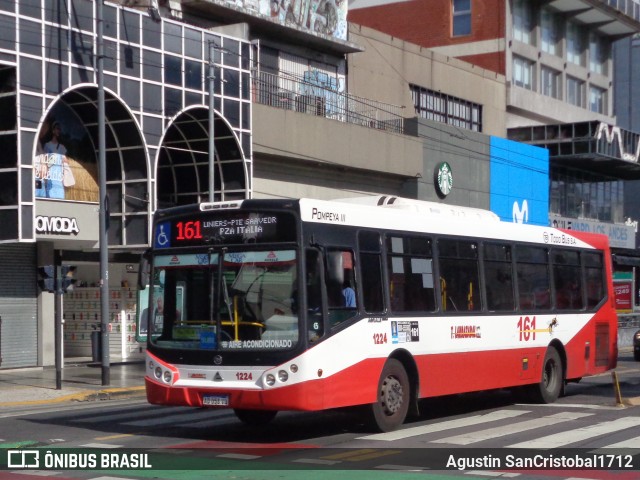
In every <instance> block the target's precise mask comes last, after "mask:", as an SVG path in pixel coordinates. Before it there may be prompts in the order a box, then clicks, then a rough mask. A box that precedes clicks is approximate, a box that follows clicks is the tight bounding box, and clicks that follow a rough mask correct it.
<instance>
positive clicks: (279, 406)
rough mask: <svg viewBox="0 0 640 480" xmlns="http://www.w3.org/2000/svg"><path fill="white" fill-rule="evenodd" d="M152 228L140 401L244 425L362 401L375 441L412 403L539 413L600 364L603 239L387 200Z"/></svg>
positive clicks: (243, 211)
mask: <svg viewBox="0 0 640 480" xmlns="http://www.w3.org/2000/svg"><path fill="white" fill-rule="evenodd" d="M153 232H154V233H153V247H152V248H151V249H150V251H149V252H148V253H147V254H146V255H145V257H144V260H143V265H141V272H148V276H149V278H148V279H146V280H147V283H148V284H149V285H153V288H151V289H150V290H149V293H150V294H149V296H150V301H149V306H148V311H147V312H145V314H144V315H143V316H144V318H145V320H144V321H145V322H146V325H144V326H141V327H142V328H144V329H148V340H147V360H146V364H147V367H146V378H145V380H146V389H147V398H148V400H149V402H151V403H154V404H163V405H188V406H194V407H202V406H210V407H213V408H232V409H233V410H234V411H235V413H236V415H237V416H238V418H240V419H241V420H242V421H244V422H246V423H253V424H259V423H265V422H268V421H270V420H271V419H272V418H273V417H274V416H275V415H276V413H277V412H278V411H279V410H308V411H311V410H323V409H331V408H337V407H347V406H362V407H361V408H359V409H360V410H365V411H366V412H368V415H369V419H370V420H371V425H372V427H373V428H375V429H377V430H381V431H389V430H392V429H394V428H396V427H398V426H399V425H401V424H402V423H403V422H404V420H405V418H406V416H407V413H408V412H409V411H410V409H411V411H414V409H416V408H417V405H418V400H419V399H421V398H425V397H434V396H440V395H448V394H457V393H462V392H472V391H481V390H489V389H499V388H514V389H515V390H517V391H518V392H519V393H520V394H521V395H524V397H525V398H527V399H528V400H530V401H532V402H545V403H547V402H553V401H555V400H556V399H557V398H558V396H559V395H561V393H562V391H563V388H564V385H565V383H566V382H571V381H577V380H579V379H580V378H582V377H584V376H587V375H593V374H597V373H601V372H604V371H607V370H609V369H612V368H614V367H615V365H616V359H617V318H616V313H615V310H614V298H613V294H612V280H611V279H612V270H611V255H610V251H609V247H608V243H607V238H606V237H604V236H601V235H594V234H586V233H583V232H576V231H568V230H559V229H556V228H552V227H539V226H531V225H521V224H512V223H507V222H501V221H499V219H498V217H497V216H495V215H494V214H493V213H491V212H488V211H484V210H478V209H472V208H460V207H452V206H447V205H442V204H437V203H429V202H422V201H416V200H408V199H402V198H397V197H368V198H366V199H351V200H343V201H321V200H310V199H299V200H243V201H233V202H215V203H202V204H199V205H193V206H184V207H176V208H172V209H167V210H162V211H158V212H157V213H156V216H155V220H154V226H153ZM143 276H144V275H143ZM142 283H145V282H142Z"/></svg>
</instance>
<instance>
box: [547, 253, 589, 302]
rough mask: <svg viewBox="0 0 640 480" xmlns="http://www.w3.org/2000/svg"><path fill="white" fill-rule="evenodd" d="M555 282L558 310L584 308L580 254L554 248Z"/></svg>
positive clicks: (552, 256)
mask: <svg viewBox="0 0 640 480" xmlns="http://www.w3.org/2000/svg"><path fill="white" fill-rule="evenodd" d="M551 261H552V265H553V283H554V288H555V291H556V308H557V309H558V310H575V309H582V308H583V303H584V302H583V298H582V273H581V267H580V254H579V253H578V252H574V251H560V250H553V251H552V255H551Z"/></svg>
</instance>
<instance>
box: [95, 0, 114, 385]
mask: <svg viewBox="0 0 640 480" xmlns="http://www.w3.org/2000/svg"><path fill="white" fill-rule="evenodd" d="M96 3H97V12H96V28H97V30H98V31H97V34H98V35H97V36H98V38H97V42H96V43H97V45H96V48H97V54H98V56H97V59H96V62H97V65H96V67H97V73H98V177H99V185H98V191H99V195H100V220H99V222H100V233H99V237H98V241H99V244H100V345H101V347H102V385H109V384H110V383H111V379H110V369H109V244H108V242H109V237H108V235H107V228H108V218H107V216H108V214H109V213H108V211H107V209H108V205H109V199H108V197H107V160H106V148H107V145H106V143H107V142H106V133H105V118H104V117H105V105H104V40H103V38H102V36H103V31H104V21H103V4H104V0H98V1H97V2H96Z"/></svg>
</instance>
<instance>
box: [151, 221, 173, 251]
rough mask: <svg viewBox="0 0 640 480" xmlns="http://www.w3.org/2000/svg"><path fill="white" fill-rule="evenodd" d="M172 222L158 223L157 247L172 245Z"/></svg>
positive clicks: (155, 242) (155, 243)
mask: <svg viewBox="0 0 640 480" xmlns="http://www.w3.org/2000/svg"><path fill="white" fill-rule="evenodd" d="M170 233H171V223H170V222H162V223H159V224H158V225H156V235H155V241H154V246H155V248H169V247H170V246H171V238H170V237H169V235H170Z"/></svg>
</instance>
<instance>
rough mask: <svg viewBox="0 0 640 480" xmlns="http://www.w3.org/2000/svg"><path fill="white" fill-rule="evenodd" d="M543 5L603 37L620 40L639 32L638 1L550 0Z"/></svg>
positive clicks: (639, 6) (639, 3) (639, 7)
mask: <svg viewBox="0 0 640 480" xmlns="http://www.w3.org/2000/svg"><path fill="white" fill-rule="evenodd" d="M545 3H548V5H549V6H550V7H553V8H555V9H556V10H558V11H560V12H562V13H563V14H564V15H566V16H567V17H568V18H573V19H575V20H577V21H579V22H581V23H583V24H586V25H587V26H590V27H592V28H593V29H595V30H597V31H598V32H599V33H600V34H601V35H604V36H608V37H614V38H622V37H626V36H629V35H632V34H634V33H636V32H638V31H640V1H639V0H551V1H549V2H545Z"/></svg>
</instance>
